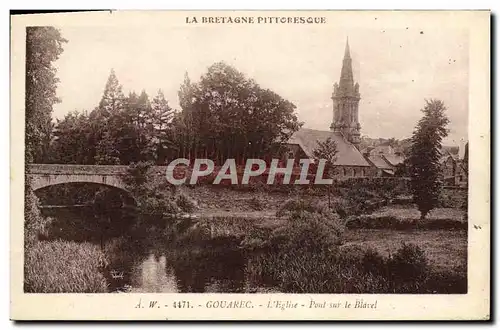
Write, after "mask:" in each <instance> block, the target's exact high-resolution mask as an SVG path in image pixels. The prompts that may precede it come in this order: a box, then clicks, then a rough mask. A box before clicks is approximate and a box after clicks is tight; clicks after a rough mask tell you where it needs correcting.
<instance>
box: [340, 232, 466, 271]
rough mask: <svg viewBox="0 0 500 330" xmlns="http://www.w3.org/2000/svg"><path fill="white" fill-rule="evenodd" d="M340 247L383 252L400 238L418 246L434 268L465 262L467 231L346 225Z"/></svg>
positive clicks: (392, 247) (387, 250)
mask: <svg viewBox="0 0 500 330" xmlns="http://www.w3.org/2000/svg"><path fill="white" fill-rule="evenodd" d="M345 241H346V243H345V244H344V246H343V248H345V247H348V246H353V245H356V246H360V247H362V248H372V249H374V250H376V251H378V252H379V253H380V254H382V255H384V256H388V255H389V254H390V253H394V251H396V250H397V249H398V248H399V247H400V246H401V243H402V242H405V243H413V244H416V245H418V246H420V247H421V248H422V249H423V250H424V251H425V253H426V255H427V257H428V258H429V261H431V263H432V264H433V265H434V266H435V267H437V268H442V269H443V268H446V269H453V268H456V267H458V268H461V267H465V266H466V265H467V232H466V231H462V230H409V231H396V230H388V229H350V230H347V231H346V232H345Z"/></svg>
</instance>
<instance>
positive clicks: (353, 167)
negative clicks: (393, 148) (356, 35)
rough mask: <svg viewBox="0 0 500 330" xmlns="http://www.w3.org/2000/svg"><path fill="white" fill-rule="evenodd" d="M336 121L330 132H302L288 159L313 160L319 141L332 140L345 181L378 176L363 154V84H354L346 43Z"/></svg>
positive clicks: (294, 140) (292, 142) (335, 89)
mask: <svg viewBox="0 0 500 330" xmlns="http://www.w3.org/2000/svg"><path fill="white" fill-rule="evenodd" d="M331 99H332V102H333V118H332V123H331V125H330V130H329V131H328V130H324V131H323V130H314V129H308V128H301V129H300V130H298V131H297V132H295V133H294V134H293V135H292V137H291V138H290V140H289V141H288V150H289V151H288V155H287V158H288V159H290V158H293V159H296V160H298V159H301V158H313V150H314V149H316V148H317V146H318V141H324V140H326V139H328V138H329V137H330V138H332V139H333V140H334V141H335V142H336V144H337V150H338V153H337V160H336V162H335V165H336V171H335V172H336V173H337V175H338V176H342V177H365V176H377V168H376V167H375V166H373V164H371V163H370V162H369V161H368V160H367V159H366V158H365V157H364V156H363V154H362V153H361V152H360V151H359V143H360V132H361V125H360V124H359V119H358V118H359V117H358V116H359V100H360V99H361V95H360V93H359V84H358V83H355V82H354V77H353V73H352V59H351V54H350V49H349V41H347V43H346V47H345V52H344V59H343V63H342V70H341V72H340V80H339V82H338V83H335V84H334V85H333V92H332V96H331Z"/></svg>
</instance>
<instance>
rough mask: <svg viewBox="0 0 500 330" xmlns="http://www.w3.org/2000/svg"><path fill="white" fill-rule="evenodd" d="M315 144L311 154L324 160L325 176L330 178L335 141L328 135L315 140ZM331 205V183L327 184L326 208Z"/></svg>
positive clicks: (335, 151) (335, 146)
mask: <svg viewBox="0 0 500 330" xmlns="http://www.w3.org/2000/svg"><path fill="white" fill-rule="evenodd" d="M317 144H318V146H317V147H316V149H314V150H313V156H314V158H315V159H316V160H317V161H319V160H321V159H324V160H325V172H326V174H327V177H328V178H330V179H331V178H333V176H334V175H335V173H334V171H335V167H334V164H335V162H336V161H337V153H338V149H337V143H336V142H335V141H334V140H333V139H332V138H331V137H329V138H328V139H326V140H325V141H317ZM331 207H332V202H331V185H328V208H331Z"/></svg>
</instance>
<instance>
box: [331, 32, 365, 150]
mask: <svg viewBox="0 0 500 330" xmlns="http://www.w3.org/2000/svg"><path fill="white" fill-rule="evenodd" d="M332 100H333V122H332V125H331V126H330V129H331V130H332V131H334V132H338V133H342V135H343V136H344V137H345V138H346V139H347V140H348V141H349V142H351V143H353V144H354V145H358V144H359V141H360V138H359V136H360V130H361V126H360V125H359V120H358V108H359V100H360V95H359V85H358V84H357V83H356V84H354V77H353V74H352V59H351V50H350V48H349V38H348V39H347V41H346V45H345V51H344V59H343V61H342V70H341V72H340V81H339V83H338V84H337V83H335V84H334V86H333V93H332Z"/></svg>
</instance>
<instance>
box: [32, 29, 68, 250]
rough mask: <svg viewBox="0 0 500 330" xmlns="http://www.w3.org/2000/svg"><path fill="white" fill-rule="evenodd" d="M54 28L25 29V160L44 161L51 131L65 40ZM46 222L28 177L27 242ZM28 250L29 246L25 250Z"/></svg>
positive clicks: (33, 239)
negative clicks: (58, 60)
mask: <svg viewBox="0 0 500 330" xmlns="http://www.w3.org/2000/svg"><path fill="white" fill-rule="evenodd" d="M66 42H67V40H66V39H64V38H63V37H62V36H61V34H60V32H59V30H57V29H55V28H53V27H27V28H26V86H25V87H26V98H25V99H26V103H25V116H26V117H25V163H26V164H29V163H33V162H44V161H45V159H46V158H47V150H48V148H49V143H50V140H51V134H52V128H53V126H52V107H53V106H54V104H56V103H57V102H59V99H58V98H57V95H56V88H57V83H58V82H59V80H58V78H57V77H56V73H57V69H56V68H55V67H54V66H53V63H54V62H55V61H56V60H57V59H58V58H59V56H60V55H61V53H62V52H63V48H62V45H63V44H64V43H66ZM43 225H44V221H43V218H42V216H41V215H40V211H39V209H38V200H37V198H36V196H35V194H34V192H33V189H32V188H31V181H30V179H29V178H28V177H26V180H25V181H24V236H25V245H26V246H30V245H31V244H32V243H33V242H35V241H36V239H37V236H38V233H39V232H40V230H41V229H42V228H43ZM25 251H27V249H26V250H25Z"/></svg>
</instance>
